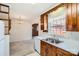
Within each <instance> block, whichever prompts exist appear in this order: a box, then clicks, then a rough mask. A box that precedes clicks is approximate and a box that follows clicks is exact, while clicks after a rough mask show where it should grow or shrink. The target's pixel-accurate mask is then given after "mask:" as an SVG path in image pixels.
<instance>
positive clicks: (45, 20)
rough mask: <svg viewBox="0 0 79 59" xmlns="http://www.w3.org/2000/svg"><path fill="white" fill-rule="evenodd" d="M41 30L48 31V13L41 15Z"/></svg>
mask: <svg viewBox="0 0 79 59" xmlns="http://www.w3.org/2000/svg"><path fill="white" fill-rule="evenodd" d="M40 22H41V30H43V31H45V32H47V31H48V15H47V14H43V15H41V19H40Z"/></svg>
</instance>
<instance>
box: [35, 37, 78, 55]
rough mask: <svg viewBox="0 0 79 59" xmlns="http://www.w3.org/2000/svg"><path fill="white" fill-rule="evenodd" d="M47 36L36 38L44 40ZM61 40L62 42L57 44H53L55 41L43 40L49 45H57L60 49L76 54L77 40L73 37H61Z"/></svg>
mask: <svg viewBox="0 0 79 59" xmlns="http://www.w3.org/2000/svg"><path fill="white" fill-rule="evenodd" d="M47 37H48V36H37V37H36V38H38V39H40V40H43V41H45V40H44V39H46V38H47ZM61 40H63V42H62V43H58V44H55V43H50V42H48V41H45V42H47V43H49V44H51V45H54V46H56V47H59V48H61V49H64V50H66V51H69V52H71V53H73V54H76V55H77V54H78V52H79V41H76V40H74V39H61Z"/></svg>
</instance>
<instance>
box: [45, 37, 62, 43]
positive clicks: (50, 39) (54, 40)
mask: <svg viewBox="0 0 79 59" xmlns="http://www.w3.org/2000/svg"><path fill="white" fill-rule="evenodd" d="M46 41H48V42H51V43H56V44H58V43H62V42H63V41H60V40H59V39H54V38H47V39H46Z"/></svg>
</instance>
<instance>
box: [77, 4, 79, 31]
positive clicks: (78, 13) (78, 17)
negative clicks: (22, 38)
mask: <svg viewBox="0 0 79 59" xmlns="http://www.w3.org/2000/svg"><path fill="white" fill-rule="evenodd" d="M77 31H79V3H77Z"/></svg>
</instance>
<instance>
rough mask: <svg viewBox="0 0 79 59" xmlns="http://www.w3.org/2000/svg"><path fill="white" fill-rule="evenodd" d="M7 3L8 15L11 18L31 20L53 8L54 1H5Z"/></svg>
mask: <svg viewBox="0 0 79 59" xmlns="http://www.w3.org/2000/svg"><path fill="white" fill-rule="evenodd" d="M7 5H9V6H10V16H11V17H12V18H22V19H27V20H33V19H37V18H38V17H39V16H40V15H41V14H42V13H44V12H45V11H47V10H49V9H51V8H53V7H54V6H55V5H56V3H36V4H31V3H7Z"/></svg>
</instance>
